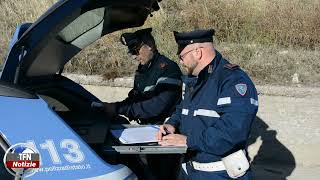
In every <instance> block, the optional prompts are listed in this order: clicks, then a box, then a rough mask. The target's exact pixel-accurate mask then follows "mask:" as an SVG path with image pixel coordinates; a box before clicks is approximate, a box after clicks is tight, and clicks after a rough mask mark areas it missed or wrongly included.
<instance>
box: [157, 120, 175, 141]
mask: <svg viewBox="0 0 320 180" xmlns="http://www.w3.org/2000/svg"><path fill="white" fill-rule="evenodd" d="M175 131H176V128H175V127H173V126H172V125H170V124H164V125H161V126H160V130H159V131H158V133H157V139H158V140H159V141H161V140H162V137H163V136H164V135H168V134H173V133H174V132H175Z"/></svg>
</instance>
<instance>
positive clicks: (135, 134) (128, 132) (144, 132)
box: [111, 125, 159, 144]
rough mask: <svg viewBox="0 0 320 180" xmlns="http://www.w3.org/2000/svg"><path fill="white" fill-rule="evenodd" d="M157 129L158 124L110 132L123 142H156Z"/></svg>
mask: <svg viewBox="0 0 320 180" xmlns="http://www.w3.org/2000/svg"><path fill="white" fill-rule="evenodd" d="M158 131H159V126H154V125H150V126H144V127H135V128H125V129H117V130H111V133H112V134H113V136H114V137H116V138H118V139H119V140H120V142H121V143H123V144H136V143H148V142H158V140H157V137H156V135H157V132H158Z"/></svg>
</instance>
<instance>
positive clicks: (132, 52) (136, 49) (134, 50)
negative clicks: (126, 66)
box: [128, 43, 144, 56]
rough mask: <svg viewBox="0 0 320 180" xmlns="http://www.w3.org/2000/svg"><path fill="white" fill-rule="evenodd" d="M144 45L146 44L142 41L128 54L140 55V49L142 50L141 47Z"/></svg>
mask: <svg viewBox="0 0 320 180" xmlns="http://www.w3.org/2000/svg"><path fill="white" fill-rule="evenodd" d="M143 45H144V43H140V44H139V45H138V46H135V47H134V48H132V49H131V50H130V52H129V53H128V54H131V55H136V56H138V55H139V51H140V49H141V47H142V46H143Z"/></svg>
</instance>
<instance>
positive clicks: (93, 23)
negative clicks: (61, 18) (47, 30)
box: [59, 8, 105, 43]
mask: <svg viewBox="0 0 320 180" xmlns="http://www.w3.org/2000/svg"><path fill="white" fill-rule="evenodd" d="M104 11H105V8H98V9H94V10H91V11H88V12H86V13H84V14H82V15H81V16H79V17H78V18H77V19H75V20H74V21H73V22H72V23H70V24H69V25H68V26H66V27H65V28H64V29H63V30H62V31H61V32H60V33H59V36H60V37H61V38H62V39H63V40H64V41H65V42H68V43H69V42H71V41H74V40H75V39H76V38H78V37H79V36H81V35H83V34H84V33H86V32H88V31H90V30H91V29H94V28H95V27H97V26H98V25H99V24H101V23H102V22H103V18H104ZM101 33H102V28H101V32H100V34H99V35H100V36H101Z"/></svg>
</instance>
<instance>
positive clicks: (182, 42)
mask: <svg viewBox="0 0 320 180" xmlns="http://www.w3.org/2000/svg"><path fill="white" fill-rule="evenodd" d="M214 32H215V30H214V29H209V30H204V29H199V30H194V31H190V32H177V31H174V32H173V33H174V38H175V40H176V42H177V44H178V52H177V54H180V53H181V51H182V50H183V49H184V48H185V47H186V46H187V45H189V44H193V43H204V42H213V37H212V36H214Z"/></svg>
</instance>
